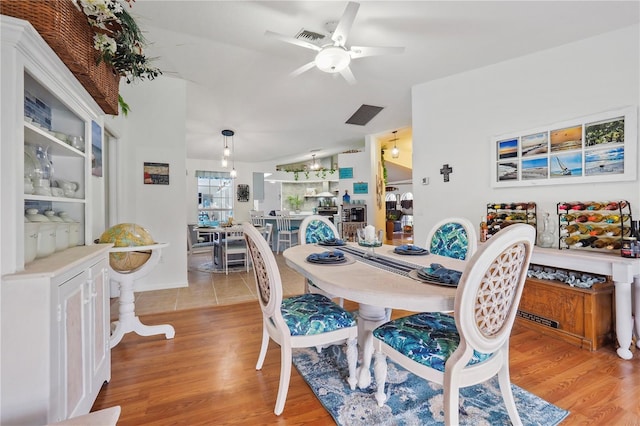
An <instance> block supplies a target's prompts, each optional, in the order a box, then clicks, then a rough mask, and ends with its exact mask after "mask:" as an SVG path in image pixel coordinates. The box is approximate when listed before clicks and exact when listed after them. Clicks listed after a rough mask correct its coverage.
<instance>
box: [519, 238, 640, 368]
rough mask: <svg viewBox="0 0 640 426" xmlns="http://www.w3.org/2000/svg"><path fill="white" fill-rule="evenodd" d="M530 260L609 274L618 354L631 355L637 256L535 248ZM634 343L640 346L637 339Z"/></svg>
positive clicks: (638, 291)
mask: <svg viewBox="0 0 640 426" xmlns="http://www.w3.org/2000/svg"><path fill="white" fill-rule="evenodd" d="M531 263H533V264H537V265H544V266H551V267H556V268H562V269H569V270H573V271H581V272H587V273H592V274H600V275H607V276H610V277H611V279H612V280H613V283H614V285H615V306H616V338H617V340H618V345H619V346H620V347H619V348H618V349H617V352H618V356H619V357H620V358H623V359H631V358H632V357H633V354H632V353H631V351H630V350H629V347H630V346H631V338H632V336H633V330H634V316H633V308H632V306H635V307H636V311H640V259H628V258H624V257H620V256H619V255H616V254H613V253H612V254H609V253H596V252H587V251H582V250H571V249H569V250H558V249H557V248H541V247H535V249H534V250H533V255H532V256H531ZM632 298H633V299H632ZM635 314H636V315H635V331H636V335H640V312H636V313H635ZM636 346H637V347H639V348H640V340H639V341H638V342H636Z"/></svg>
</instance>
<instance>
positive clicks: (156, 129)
mask: <svg viewBox="0 0 640 426" xmlns="http://www.w3.org/2000/svg"><path fill="white" fill-rule="evenodd" d="M120 93H121V95H122V97H123V99H124V100H125V101H126V102H127V103H128V104H129V106H130V107H131V111H130V112H129V117H120V118H119V119H118V120H119V121H120V123H119V124H120V125H121V129H122V135H121V138H120V140H119V141H118V152H117V161H118V176H117V180H118V184H117V185H118V200H117V205H118V209H119V212H118V218H119V219H120V221H121V222H132V223H137V224H139V225H141V226H143V227H145V228H147V229H148V230H149V231H150V232H151V235H152V236H153V238H154V239H155V241H157V242H163V243H164V242H166V243H169V244H170V245H169V247H167V248H165V249H163V250H162V259H161V261H160V263H159V264H158V265H157V266H156V268H154V269H153V270H152V271H151V272H150V273H149V275H147V276H146V277H144V278H142V279H140V280H138V281H136V283H135V290H136V291H144V290H157V289H163V288H173V287H185V286H187V285H188V283H187V251H186V244H187V243H186V234H185V233H186V229H185V226H186V223H187V218H186V214H185V208H184V206H185V204H186V203H187V197H186V195H187V194H185V191H184V188H185V158H186V143H185V133H186V129H185V126H186V83H185V82H184V81H183V80H178V79H173V78H167V77H160V78H157V79H155V80H153V81H145V82H142V83H139V84H135V85H127V84H121V86H120ZM145 162H157V163H169V185H145V184H144V183H143V166H144V163H145Z"/></svg>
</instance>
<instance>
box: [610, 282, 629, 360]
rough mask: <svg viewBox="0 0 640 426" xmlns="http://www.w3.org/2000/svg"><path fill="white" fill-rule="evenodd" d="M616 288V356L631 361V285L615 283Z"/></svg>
mask: <svg viewBox="0 0 640 426" xmlns="http://www.w3.org/2000/svg"><path fill="white" fill-rule="evenodd" d="M614 284H615V288H616V296H615V298H616V337H617V339H618V345H619V346H620V347H619V348H618V350H617V352H618V356H619V357H620V358H622V359H631V358H632V357H633V354H632V353H631V351H630V350H629V346H631V336H632V328H633V318H632V316H631V287H632V286H633V283H624V282H619V281H615V282H614Z"/></svg>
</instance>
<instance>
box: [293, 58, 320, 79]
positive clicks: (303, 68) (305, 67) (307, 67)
mask: <svg viewBox="0 0 640 426" xmlns="http://www.w3.org/2000/svg"><path fill="white" fill-rule="evenodd" d="M315 66H316V62H315V61H311V62H309V63H308V64H304V65H303V66H301V67H300V68H298V69H296V70H293V71H292V72H291V73H290V74H289V75H290V76H291V77H297V76H299V75H300V74H302V73H303V72H306V71H309V70H310V69H311V68H313V67H315Z"/></svg>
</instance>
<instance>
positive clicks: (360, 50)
mask: <svg viewBox="0 0 640 426" xmlns="http://www.w3.org/2000/svg"><path fill="white" fill-rule="evenodd" d="M399 53H404V47H370V46H351V49H350V50H349V55H351V59H356V58H364V57H365V56H380V55H394V54H399Z"/></svg>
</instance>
